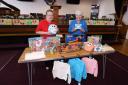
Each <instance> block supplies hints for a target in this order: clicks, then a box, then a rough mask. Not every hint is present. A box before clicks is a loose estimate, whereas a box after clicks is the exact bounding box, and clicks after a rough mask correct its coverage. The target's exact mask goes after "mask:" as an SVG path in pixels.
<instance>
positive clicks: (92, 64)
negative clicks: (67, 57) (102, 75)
mask: <svg viewBox="0 0 128 85" xmlns="http://www.w3.org/2000/svg"><path fill="white" fill-rule="evenodd" d="M82 61H84V63H85V64H86V70H87V73H89V74H93V75H94V77H97V75H98V62H97V60H95V59H94V58H93V59H91V58H88V57H84V58H82Z"/></svg>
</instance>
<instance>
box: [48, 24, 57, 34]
mask: <svg viewBox="0 0 128 85" xmlns="http://www.w3.org/2000/svg"><path fill="white" fill-rule="evenodd" d="M48 32H50V33H51V34H56V33H57V32H58V27H57V25H55V24H51V25H49V27H48Z"/></svg>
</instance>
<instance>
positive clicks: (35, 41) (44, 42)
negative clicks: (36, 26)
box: [28, 37, 60, 53]
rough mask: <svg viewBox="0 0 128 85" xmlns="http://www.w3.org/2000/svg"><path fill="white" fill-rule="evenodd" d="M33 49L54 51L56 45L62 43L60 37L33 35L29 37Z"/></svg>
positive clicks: (47, 51) (46, 51)
mask: <svg viewBox="0 0 128 85" xmlns="http://www.w3.org/2000/svg"><path fill="white" fill-rule="evenodd" d="M28 42H29V47H30V48H31V51H41V50H44V51H45V53H54V52H55V51H56V47H57V46H59V45H60V37H48V38H43V37H33V38H29V39H28Z"/></svg>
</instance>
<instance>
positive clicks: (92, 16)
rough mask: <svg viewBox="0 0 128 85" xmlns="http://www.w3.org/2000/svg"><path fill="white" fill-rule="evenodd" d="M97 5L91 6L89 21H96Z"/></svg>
mask: <svg viewBox="0 0 128 85" xmlns="http://www.w3.org/2000/svg"><path fill="white" fill-rule="evenodd" d="M98 14H99V5H97V4H95V5H92V6H91V17H90V18H91V19H98Z"/></svg>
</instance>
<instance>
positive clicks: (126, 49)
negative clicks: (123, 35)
mask: <svg viewBox="0 0 128 85" xmlns="http://www.w3.org/2000/svg"><path fill="white" fill-rule="evenodd" d="M111 46H112V47H113V48H115V50H116V51H118V52H119V53H121V54H123V55H126V56H128V39H125V40H121V41H120V42H119V43H114V44H112V45H111Z"/></svg>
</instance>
